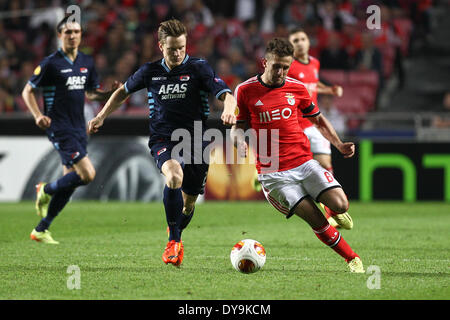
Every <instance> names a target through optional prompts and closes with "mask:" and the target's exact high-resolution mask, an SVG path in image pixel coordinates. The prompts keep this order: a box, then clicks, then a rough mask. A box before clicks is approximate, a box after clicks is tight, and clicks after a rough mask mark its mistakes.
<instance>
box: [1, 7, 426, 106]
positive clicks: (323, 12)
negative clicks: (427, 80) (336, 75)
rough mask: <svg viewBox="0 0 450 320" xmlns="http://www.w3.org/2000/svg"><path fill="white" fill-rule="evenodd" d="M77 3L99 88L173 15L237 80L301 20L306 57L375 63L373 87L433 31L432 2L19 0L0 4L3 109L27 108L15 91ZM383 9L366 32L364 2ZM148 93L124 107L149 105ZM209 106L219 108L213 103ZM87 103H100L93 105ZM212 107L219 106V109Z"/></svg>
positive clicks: (130, 64)
mask: <svg viewBox="0 0 450 320" xmlns="http://www.w3.org/2000/svg"><path fill="white" fill-rule="evenodd" d="M72 4H75V5H78V6H79V7H80V8H81V21H82V28H83V41H82V45H81V50H82V51H83V52H85V53H88V54H92V55H93V56H94V57H95V61H96V68H97V72H98V74H99V76H100V79H101V84H102V87H103V88H105V89H109V87H110V86H111V83H112V82H113V81H114V80H119V81H121V82H124V81H126V79H127V77H128V76H129V75H131V74H132V73H133V72H134V71H135V70H137V68H138V67H139V66H140V65H142V64H143V63H145V62H148V61H154V60H157V59H159V58H161V57H162V56H161V53H160V51H159V49H158V46H157V37H156V31H157V28H158V26H159V23H160V22H161V21H164V20H167V19H170V18H172V17H174V18H177V19H179V20H181V21H182V22H183V23H184V24H185V25H186V26H187V28H188V47H187V52H188V54H189V55H191V56H198V57H203V58H206V59H207V60H208V61H209V63H210V64H211V65H212V66H213V67H214V68H215V70H216V72H217V74H218V75H219V76H220V77H221V78H222V79H223V80H224V81H225V82H226V83H227V84H228V85H229V86H230V88H232V89H234V87H235V86H236V85H237V84H238V83H239V82H242V81H244V80H246V79H247V78H249V77H251V76H254V75H255V74H256V73H258V72H260V71H261V64H260V59H261V57H262V55H263V52H264V48H265V43H266V41H267V39H269V38H271V37H274V36H277V37H287V35H288V32H289V30H290V29H291V28H294V27H299V26H301V27H303V28H304V29H305V31H306V32H307V33H308V35H309V37H310V41H311V50H310V55H312V56H315V57H317V58H319V60H320V62H321V68H322V70H327V69H328V70H374V71H375V72H377V74H378V75H379V79H380V81H379V85H380V86H383V83H384V81H385V80H386V79H388V78H389V77H390V76H391V75H392V74H393V73H395V72H396V73H398V75H399V77H400V79H401V76H402V68H401V66H402V63H401V61H402V59H403V58H405V57H406V56H408V54H409V53H410V51H411V43H412V41H415V40H416V39H424V38H426V36H427V34H428V33H429V31H430V26H429V24H430V22H429V15H428V11H429V9H430V7H431V6H432V5H433V3H432V0H418V1H412V0H392V1H389V0H386V1H366V0H359V1H358V0H341V1H329V0H322V1H321V0H316V1H315V0H290V1H289V0H227V1H217V0H103V1H96V0H79V1H64V0H38V1H34V0H33V1H32V0H17V1H2V2H0V113H8V112H25V111H26V107H25V105H24V104H23V101H22V100H21V97H20V93H21V91H22V89H23V87H24V85H25V84H26V82H27V81H28V79H29V78H30V76H31V75H32V73H33V70H34V68H35V67H36V65H37V64H38V63H39V62H40V61H41V60H42V58H43V57H45V56H47V55H49V54H51V53H52V52H54V51H55V50H56V49H57V47H58V41H57V37H56V32H55V26H56V23H57V22H58V21H59V20H60V19H61V18H62V17H63V16H64V14H65V9H66V8H67V7H68V6H70V5H72ZM373 4H376V5H378V6H379V8H380V9H381V28H380V29H374V30H369V29H368V28H367V25H366V20H367V18H368V16H369V14H368V13H366V9H367V7H368V6H369V5H373ZM146 100H147V96H146V93H143V94H135V95H133V96H132V97H131V98H130V99H129V101H128V102H127V103H126V105H124V106H123V107H122V112H130V113H133V112H138V113H139V112H140V110H142V112H143V113H144V112H146V110H147V107H146ZM212 103H213V104H212V110H214V108H218V105H216V104H215V103H214V102H212ZM89 106H91V107H92V108H93V109H95V108H98V107H99V106H97V105H92V104H90V105H89ZM216 110H217V109H216Z"/></svg>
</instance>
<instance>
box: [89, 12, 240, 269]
mask: <svg viewBox="0 0 450 320" xmlns="http://www.w3.org/2000/svg"><path fill="white" fill-rule="evenodd" d="M186 39H187V32H186V28H185V26H184V25H183V24H182V23H181V22H180V21H178V20H176V19H172V20H168V21H164V22H162V23H161V24H160V27H159V29H158V41H159V48H160V50H161V52H162V54H163V57H164V58H163V59H160V60H158V61H155V62H151V63H146V64H144V65H143V66H141V67H140V68H139V69H138V70H137V71H136V73H135V74H133V75H132V76H130V77H129V78H128V80H127V81H126V82H125V84H124V85H123V86H121V87H120V88H119V89H117V90H116V91H115V92H114V93H113V95H112V96H111V98H110V99H109V100H108V102H107V103H106V104H105V106H104V107H103V109H102V110H101V111H100V112H99V114H98V115H97V116H96V117H95V118H94V119H92V120H91V121H90V122H89V131H90V132H92V133H93V132H97V131H98V129H99V127H100V126H102V125H103V121H104V119H105V118H106V117H107V116H108V115H109V114H111V113H112V112H113V111H114V110H116V109H117V108H118V107H119V106H120V105H121V103H122V102H123V101H125V99H127V98H128V97H129V96H130V95H131V94H132V93H133V92H136V91H138V90H140V89H143V88H146V89H147V92H148V105H149V109H150V110H149V111H150V140H149V147H150V150H151V154H152V155H153V157H154V159H155V161H156V164H157V166H158V168H159V169H160V170H161V173H162V174H163V175H164V177H165V182H166V184H165V188H164V192H163V202H164V209H165V212H166V219H167V224H168V230H169V242H168V243H167V246H166V248H165V250H164V253H163V256H162V259H163V261H164V263H166V264H168V263H170V264H173V265H175V266H179V265H180V264H181V262H182V260H183V256H184V246H183V243H182V241H181V233H182V231H183V229H184V228H186V226H187V225H188V224H189V222H190V221H191V219H192V216H193V214H194V207H195V202H196V200H197V197H198V195H199V194H203V192H204V187H205V183H206V177H207V173H208V167H209V165H208V163H209V161H205V159H203V157H202V159H201V161H195V159H193V157H194V154H203V150H204V148H205V147H206V146H207V144H208V143H210V142H208V141H203V143H202V146H201V147H200V148H196V149H194V150H193V152H191V154H186V153H187V152H186V153H183V154H182V155H180V156H174V157H173V158H172V149H173V148H174V146H175V145H176V144H177V143H178V142H177V141H172V140H171V136H172V133H173V132H174V131H175V130H176V129H184V130H185V132H189V134H191V135H193V133H194V125H195V123H196V122H197V124H202V128H203V129H204V128H205V127H206V126H205V121H206V119H207V118H208V114H209V107H208V95H209V94H213V95H214V96H215V97H216V98H217V99H219V100H221V101H223V102H224V110H223V113H222V116H221V119H222V121H223V123H224V124H226V125H232V124H234V123H235V121H236V116H235V114H234V112H235V109H236V100H235V99H234V96H233V94H232V93H231V90H230V89H229V88H228V87H227V85H226V84H225V82H224V81H223V80H222V79H220V78H219V77H218V76H216V74H215V72H214V70H213V69H212V68H211V67H210V66H209V64H208V63H207V62H206V61H205V60H203V59H198V58H193V57H190V56H189V55H188V54H186ZM192 140H194V139H192ZM193 147H194V148H195V145H194V146H193ZM200 162H201V163H200Z"/></svg>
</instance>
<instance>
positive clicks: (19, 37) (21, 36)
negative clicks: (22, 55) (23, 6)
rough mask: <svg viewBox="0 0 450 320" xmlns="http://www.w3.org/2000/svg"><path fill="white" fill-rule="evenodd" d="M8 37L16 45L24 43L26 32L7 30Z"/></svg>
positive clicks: (20, 45) (19, 45)
mask: <svg viewBox="0 0 450 320" xmlns="http://www.w3.org/2000/svg"><path fill="white" fill-rule="evenodd" d="M7 35H8V37H9V38H11V39H12V40H13V41H14V44H15V45H16V46H18V47H22V46H24V45H25V39H26V34H25V32H23V31H9V32H8V33H7Z"/></svg>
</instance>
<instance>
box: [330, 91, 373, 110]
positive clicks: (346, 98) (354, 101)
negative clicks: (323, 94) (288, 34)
mask: <svg viewBox="0 0 450 320" xmlns="http://www.w3.org/2000/svg"><path fill="white" fill-rule="evenodd" d="M335 105H336V108H338V109H339V111H341V112H342V113H344V114H365V113H366V112H367V108H366V106H365V103H364V101H362V99H361V97H360V96H358V95H355V94H354V93H350V92H349V93H347V94H345V93H344V95H343V96H342V97H341V98H336V100H335Z"/></svg>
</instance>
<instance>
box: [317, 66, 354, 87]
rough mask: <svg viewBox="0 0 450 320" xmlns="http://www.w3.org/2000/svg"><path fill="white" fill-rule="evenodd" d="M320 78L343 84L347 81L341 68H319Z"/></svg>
mask: <svg viewBox="0 0 450 320" xmlns="http://www.w3.org/2000/svg"><path fill="white" fill-rule="evenodd" d="M320 79H323V80H325V81H328V82H330V83H332V84H338V85H341V86H344V85H345V84H346V83H347V73H346V72H345V71H343V70H321V71H320Z"/></svg>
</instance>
